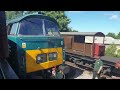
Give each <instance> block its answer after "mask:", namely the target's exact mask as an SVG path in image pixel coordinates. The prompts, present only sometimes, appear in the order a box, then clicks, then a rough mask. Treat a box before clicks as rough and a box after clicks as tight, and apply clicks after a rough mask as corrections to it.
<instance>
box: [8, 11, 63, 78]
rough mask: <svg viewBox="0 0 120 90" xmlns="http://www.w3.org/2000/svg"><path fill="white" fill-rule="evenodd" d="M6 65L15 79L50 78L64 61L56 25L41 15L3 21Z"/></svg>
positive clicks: (52, 20)
mask: <svg viewBox="0 0 120 90" xmlns="http://www.w3.org/2000/svg"><path fill="white" fill-rule="evenodd" d="M7 34H8V44H9V58H8V62H9V63H10V65H11V66H12V68H13V69H14V71H15V73H16V74H17V75H18V76H19V78H30V77H34V76H37V75H38V76H39V75H41V76H43V77H44V78H48V77H50V75H51V74H52V68H54V67H55V68H56V70H59V69H60V68H59V67H60V66H61V65H62V63H63V61H64V59H65V55H64V54H65V52H64V39H63V38H62V37H61V35H60V31H59V29H58V23H57V21H56V20H54V19H53V18H50V17H48V16H45V15H42V14H39V13H38V14H27V15H24V16H22V17H19V18H16V19H13V20H11V21H9V22H7Z"/></svg>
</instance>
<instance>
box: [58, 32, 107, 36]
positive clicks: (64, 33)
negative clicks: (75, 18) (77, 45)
mask: <svg viewBox="0 0 120 90" xmlns="http://www.w3.org/2000/svg"><path fill="white" fill-rule="evenodd" d="M60 33H61V34H62V35H84V36H95V35H97V34H101V35H102V36H105V35H104V34H103V33H102V32H60Z"/></svg>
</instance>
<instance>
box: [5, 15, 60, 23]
mask: <svg viewBox="0 0 120 90" xmlns="http://www.w3.org/2000/svg"><path fill="white" fill-rule="evenodd" d="M30 17H38V18H41V19H47V20H50V21H53V22H54V23H56V24H57V25H58V23H57V21H56V20H55V19H53V18H51V17H48V16H44V15H41V14H27V15H24V16H21V17H18V18H16V19H13V20H11V21H8V22H7V24H13V23H16V22H20V21H22V20H24V19H27V18H30Z"/></svg>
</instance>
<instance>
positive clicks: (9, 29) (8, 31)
mask: <svg viewBox="0 0 120 90" xmlns="http://www.w3.org/2000/svg"><path fill="white" fill-rule="evenodd" d="M11 26H12V24H9V25H7V27H6V28H7V34H8V35H9V34H10V31H11Z"/></svg>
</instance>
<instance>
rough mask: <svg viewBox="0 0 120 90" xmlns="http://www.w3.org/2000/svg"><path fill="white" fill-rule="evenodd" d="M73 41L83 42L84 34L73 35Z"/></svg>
mask: <svg viewBox="0 0 120 90" xmlns="http://www.w3.org/2000/svg"><path fill="white" fill-rule="evenodd" d="M74 42H76V43H84V42H85V36H80V35H75V36H74Z"/></svg>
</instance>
